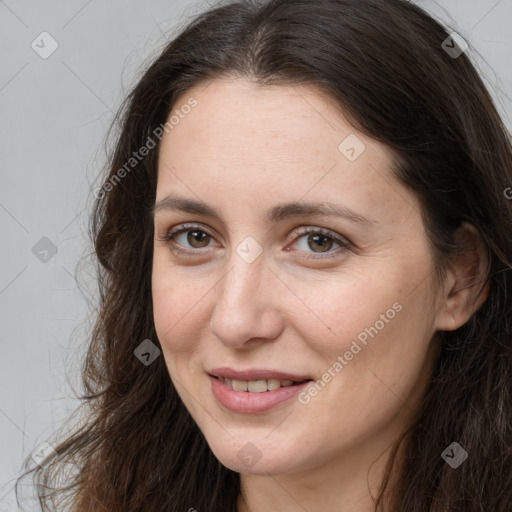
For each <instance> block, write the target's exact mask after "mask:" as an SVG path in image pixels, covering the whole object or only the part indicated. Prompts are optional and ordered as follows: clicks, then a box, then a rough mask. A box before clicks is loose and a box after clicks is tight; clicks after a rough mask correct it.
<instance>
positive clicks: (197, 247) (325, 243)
mask: <svg viewBox="0 0 512 512" xmlns="http://www.w3.org/2000/svg"><path fill="white" fill-rule="evenodd" d="M298 235H299V236H298V238H295V240H296V241H297V242H295V243H297V245H299V246H301V247H300V249H299V252H304V253H308V252H311V251H312V253H313V254H310V255H305V256H304V257H305V258H306V259H325V258H329V257H334V256H337V255H339V254H340V253H343V252H345V251H346V250H347V249H349V248H350V247H351V245H352V244H351V242H349V241H348V240H347V239H345V238H343V237H342V236H341V235H338V234H337V233H335V232H333V231H330V230H329V229H325V228H319V227H313V226H310V227H306V228H302V229H301V230H299V233H298ZM180 239H181V240H180ZM213 239H214V237H213V235H211V234H210V233H209V232H208V231H206V230H205V229H203V228H202V227H201V226H199V225H197V224H180V225H178V226H176V227H175V228H173V229H171V230H170V231H169V232H168V233H167V234H166V235H165V237H164V238H163V240H162V241H166V242H168V244H169V245H170V247H171V250H172V251H173V252H175V253H176V254H188V255H191V256H198V255H199V253H200V251H205V252H206V250H207V248H208V247H209V246H210V245H209V244H210V242H211V241H212V240H213ZM303 240H304V242H305V243H302V244H300V243H299V242H302V241H303ZM334 244H338V246H339V247H338V248H335V250H331V249H332V248H333V245H334ZM187 246H188V247H187ZM317 249H319V250H317ZM286 250H287V251H289V250H290V249H289V248H287V249H286ZM208 252H209V251H208ZM324 254H326V255H325V256H324Z"/></svg>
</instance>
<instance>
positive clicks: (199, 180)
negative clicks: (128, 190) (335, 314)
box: [157, 78, 407, 215]
mask: <svg viewBox="0 0 512 512" xmlns="http://www.w3.org/2000/svg"><path fill="white" fill-rule="evenodd" d="M192 102H195V103H192ZM189 104H195V106H194V107H193V108H184V106H186V105H189ZM171 115H174V116H175V119H174V122H173V125H172V129H170V130H169V131H168V132H166V133H164V136H163V139H162V142H161V148H160V152H159V166H158V172H159V176H158V188H157V200H158V199H161V198H162V197H164V196H165V195H166V193H169V192H170V190H171V189H172V190H176V189H179V191H180V192H181V195H187V196H189V197H190V196H191V195H193V196H197V198H200V199H205V197H211V196H212V195H214V196H215V195H216V196H218V197H217V200H220V201H222V199H224V198H226V197H227V195H229V197H230V200H239V201H241V202H251V203H252V205H257V204H258V205H263V204H264V203H265V202H267V200H270V198H275V197H276V196H279V197H280V199H281V200H283V201H284V200H290V201H292V200H294V201H297V200H299V199H301V198H302V197H305V196H307V199H311V200H317V201H320V200H329V201H338V202H342V203H344V204H345V205H346V206H348V207H350V208H352V209H356V207H358V208H359V209H360V211H361V213H362V214H363V215H364V214H365V213H364V211H365V210H367V211H368V212H369V211H370V210H372V213H373V214H374V215H375V214H377V215H379V214H383V213H384V210H387V214H389V213H390V212H391V213H392V210H393V209H396V208H397V207H398V206H399V205H402V206H403V201H401V202H400V203H398V202H397V199H400V193H398V192H397V189H398V188H399V187H400V185H399V184H398V183H393V179H394V177H393V176H392V173H391V170H390V168H391V165H392V162H393V156H394V155H393V153H392V151H391V150H390V149H389V148H387V147H386V146H385V145H383V144H381V143H379V142H378V141H375V140H374V139H371V138H370V137H368V136H365V135H364V134H362V133H360V132H358V131H357V130H356V129H355V128H354V127H353V126H352V125H351V124H350V123H349V122H348V120H347V118H346V117H345V116H344V115H343V111H342V110H341V107H339V106H338V105H337V104H336V102H335V101H334V100H332V99H331V98H329V97H328V96H326V95H325V94H322V92H321V91H319V90H317V89H315V88H314V87H311V86H305V85H300V86H299V85H294V86H270V87H268V86H265V87H262V86H259V85H256V84H254V83H253V82H251V81H249V80H247V79H241V78H236V79H216V80H212V81H209V82H204V83H200V84H198V85H196V86H194V87H193V88H191V89H189V90H188V91H186V92H185V93H183V94H182V95H181V96H180V98H178V100H177V101H176V102H175V104H174V105H173V110H172V113H171ZM178 118H179V121H178V122H176V121H177V120H178ZM169 119H170V117H169ZM390 184H391V186H390ZM401 193H403V194H405V193H406V191H405V189H404V190H403V191H401ZM326 195H327V196H329V197H326ZM372 202H373V203H374V206H373V207H372V208H370V206H371V203H372ZM405 206H407V204H406V205H405ZM390 208H391V210H390ZM379 210H380V211H379Z"/></svg>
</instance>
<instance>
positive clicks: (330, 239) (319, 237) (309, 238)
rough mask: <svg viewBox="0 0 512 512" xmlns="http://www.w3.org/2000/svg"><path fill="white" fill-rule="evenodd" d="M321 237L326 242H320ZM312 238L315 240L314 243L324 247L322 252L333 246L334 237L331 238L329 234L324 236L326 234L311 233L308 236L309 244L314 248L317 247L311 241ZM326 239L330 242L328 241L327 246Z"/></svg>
mask: <svg viewBox="0 0 512 512" xmlns="http://www.w3.org/2000/svg"><path fill="white" fill-rule="evenodd" d="M319 239H320V240H323V241H324V244H322V243H319V242H318V240H319ZM311 240H314V244H317V245H320V247H321V248H323V249H324V250H323V251H320V252H326V251H329V250H330V249H331V248H332V244H333V240H332V238H330V237H328V236H324V235H310V236H309V237H308V246H309V248H310V249H312V250H314V249H315V247H314V246H313V244H312V243H311ZM326 240H327V242H328V243H327V247H326V246H325V241H326Z"/></svg>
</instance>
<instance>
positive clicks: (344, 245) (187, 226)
mask: <svg viewBox="0 0 512 512" xmlns="http://www.w3.org/2000/svg"><path fill="white" fill-rule="evenodd" d="M194 229H195V230H197V231H202V232H204V233H206V234H207V235H208V236H210V237H211V238H213V239H215V238H216V237H215V236H214V235H213V234H212V233H211V232H210V231H209V230H208V229H206V228H204V227H203V226H202V225H201V224H196V223H182V224H178V225H176V226H174V227H173V228H171V229H170V230H168V231H167V232H166V234H165V235H164V237H163V239H160V240H161V241H166V242H169V244H171V243H172V244H173V245H174V248H173V250H174V251H175V252H177V253H178V254H181V253H185V254H190V255H202V254H201V253H204V252H209V248H208V247H205V248H201V249H189V248H186V247H182V246H179V244H176V242H174V237H175V236H176V235H178V234H181V233H182V232H187V231H192V230H194ZM293 233H294V235H293V238H292V240H291V241H292V242H294V241H296V240H298V239H300V238H301V237H303V236H305V235H307V234H309V233H319V234H322V235H324V236H327V237H328V238H331V239H332V240H333V241H334V242H335V243H337V244H338V245H340V247H338V248H337V249H335V250H333V251H327V252H325V253H321V252H319V253H314V252H311V253H309V254H310V255H309V256H305V259H328V258H330V257H335V256H338V255H339V254H340V253H343V252H346V250H348V249H351V248H354V247H355V246H354V244H353V243H352V242H351V241H350V240H348V239H347V238H346V237H344V236H342V235H340V234H338V233H336V232H335V231H332V230H330V229H328V228H323V227H320V226H313V225H308V226H301V227H298V228H296V229H295V230H294V231H293ZM176 245H178V247H176ZM298 252H305V251H301V250H299V251H298Z"/></svg>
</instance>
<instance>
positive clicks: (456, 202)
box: [20, 0, 512, 512]
mask: <svg viewBox="0 0 512 512" xmlns="http://www.w3.org/2000/svg"><path fill="white" fill-rule="evenodd" d="M449 35H450V31H449V30H448V29H447V28H445V27H444V26H443V25H442V24H441V23H440V22H438V21H437V20H435V19H434V18H433V17H432V16H431V15H429V14H427V13H426V12H425V11H423V10H422V9H421V8H420V7H418V6H416V5H414V4H412V3H410V2H408V1H405V0H364V1H359V2H356V1H353V0H315V1H313V2H312V1H310V0H265V1H263V0H262V1H258V2H251V1H243V0H235V1H229V2H224V3H223V4H218V5H216V6H214V7H212V8H211V9H209V10H208V11H205V12H202V13H200V14H198V15H196V16H195V17H194V18H193V19H192V20H191V21H190V22H188V23H187V25H186V26H185V27H184V28H182V29H181V31H180V32H179V34H178V35H176V36H175V37H174V39H173V40H172V41H170V42H168V43H166V46H165V48H164V49H163V51H162V52H161V53H160V55H159V56H158V57H157V58H156V59H154V61H152V62H151V63H150V64H149V65H148V66H147V67H146V69H145V70H144V72H143V73H141V77H140V78H139V79H138V81H137V83H136V85H135V86H134V87H133V89H132V90H131V91H130V93H129V94H128V95H127V97H126V98H125V100H124V102H123V104H122V106H121V108H120V110H119V112H118V114H117V116H116V119H115V121H114V123H118V125H119V127H120V130H119V133H118V134H117V135H116V141H115V144H114V146H113V148H112V150H111V153H110V155H109V161H108V166H107V168H106V170H105V176H104V179H105V183H106V182H108V181H109V180H110V182H111V184H112V183H113V182H112V179H114V176H115V175H117V176H118V177H119V174H118V173H119V169H121V168H123V166H125V165H126V162H127V161H129V159H130V158H132V157H133V154H134V153H135V152H137V151H138V150H139V149H140V148H141V146H143V145H144V144H145V143H146V141H147V140H148V137H153V138H154V134H155V130H157V129H158V127H159V126H162V125H164V124H165V122H166V121H167V119H168V117H169V115H170V113H171V111H172V108H173V105H175V103H176V101H177V99H178V98H179V97H182V96H183V95H185V97H186V92H187V91H188V89H189V88H190V87H192V86H194V85H196V84H199V83H201V82H205V81H207V80H211V79H216V78H220V77H247V78H250V79H251V80H253V81H254V82H255V83H258V84H260V85H262V86H265V85H290V84H291V85H298V84H308V85H314V86H315V87H316V88H317V90H318V91H322V92H324V93H326V94H328V95H329V96H330V97H331V98H333V99H334V100H336V102H337V104H338V105H339V106H340V108H341V109H342V110H343V112H344V113H345V114H346V115H347V117H348V119H349V120H350V121H351V123H352V124H353V126H354V127H355V128H356V129H357V130H359V131H361V132H363V133H364V134H366V135H368V136H370V137H372V138H374V139H376V140H378V141H380V142H382V143H384V144H386V145H387V146H388V147H390V148H392V149H393V150H394V152H395V154H396V161H395V162H394V163H395V165H394V169H393V172H394V173H395V174H396V176H397V178H398V179H399V180H401V182H402V183H403V184H404V185H405V186H407V187H409V188H410V189H411V190H413V191H414V192H415V194H416V195H417V197H418V198H419V200H420V202H421V205H422V212H421V213H422V218H423V221H424V225H425V228H426V232H427V236H428V240H429V243H430V245H431V247H432V250H433V258H434V262H435V265H436V269H437V270H438V275H439V278H442V276H443V275H444V274H443V273H444V271H445V270H446V269H447V268H448V265H449V264H450V258H451V257H452V256H453V255H454V254H457V253H458V252H459V251H463V250H464V247H463V246H462V245H461V242H460V241H459V240H458V239H457V237H456V236H455V233H456V230H457V228H458V227H459V226H461V225H462V223H463V222H467V223H469V224H471V225H472V226H474V227H475V228H476V230H477V231H478V233H479V235H480V237H481V240H482V242H483V244H484V245H485V253H486V258H487V263H488V268H487V274H486V276H485V283H483V284H488V285H489V293H488V297H487V300H486V301H485V303H484V304H483V306H482V307H481V308H480V309H479V310H478V311H477V312H476V313H474V314H473V315H472V316H471V318H470V320H469V321H468V322H467V323H466V324H465V325H463V326H462V327H460V328H459V329H457V330H454V331H447V332H440V333H438V335H439V337H440V339H441V345H440V350H439V353H438V356H437V359H436V362H435V366H434V370H433V373H432V377H431V380H430V383H429V385H428V388H427V390H426V392H425V395H424V398H423V400H422V403H421V405H420V407H419V408H418V410H417V411H416V413H415V415H414V419H413V421H412V423H411V425H408V426H407V428H406V429H404V432H403V435H402V436H401V437H400V439H397V442H396V448H397V449H398V447H399V446H400V445H401V443H402V442H406V444H404V446H406V452H405V453H406V456H405V458H404V461H403V464H404V471H403V476H402V478H401V480H400V481H399V485H398V487H397V488H396V493H397V502H396V503H397V505H396V509H394V512H427V511H428V512H448V511H450V512H455V511H461V512H483V511H491V510H492V511H493V512H509V511H510V507H511V506H512V505H511V504H512V334H511V318H512V314H511V308H512V300H511V291H512V277H511V271H510V270H511V255H512V228H511V226H512V200H510V198H511V197H512V189H511V188H510V187H511V186H512V144H511V137H510V133H509V131H508V130H507V129H506V127H505V126H504V124H503V121H502V119H501V118H500V115H499V113H498V111H497V108H496V106H495V104H494V103H493V100H492V98H491V96H490V94H489V92H488V90H487V89H486V87H485V85H484V83H483V81H482V79H481V78H480V76H479V73H478V72H477V70H476V67H475V66H474V65H473V64H472V63H471V61H470V59H469V57H468V55H467V52H464V53H462V54H461V55H459V56H458V57H455V56H454V55H453V54H452V55H450V53H449V52H447V51H446V43H444V44H443V42H445V41H447V38H448V37H449ZM448 41H451V40H448ZM449 45H450V46H453V43H450V44H449ZM158 147H159V145H158V144H157V145H156V147H155V148H154V149H152V150H151V151H150V152H149V154H148V155H147V156H146V157H145V158H143V159H140V161H137V162H136V164H135V165H133V166H132V168H130V171H129V172H126V173H125V175H124V176H123V178H122V181H120V182H119V183H116V184H115V186H110V187H108V193H107V188H105V187H104V188H103V189H102V193H101V194H99V195H98V197H97V199H96V201H95V203H94V211H93V212H92V215H91V217H90V225H89V234H90V236H91V240H92V243H93V245H94V251H95V256H96V258H97V262H98V267H97V268H98V275H97V278H98V283H99V310H98V313H97V317H96V318H95V324H94V327H93V329H92V332H91V336H90V341H89V345H88V352H87V355H86V357H85V359H84V362H83V368H82V382H83V387H84V393H83V395H82V396H80V397H79V398H80V400H81V401H82V403H81V404H80V407H81V408H83V410H84V411H85V413H86V414H85V415H84V417H85V418H86V421H85V422H84V424H83V425H81V426H80V427H76V428H75V429H74V430H73V431H72V432H71V434H69V435H66V437H65V438H64V439H61V440H60V441H58V443H57V442H56V443H55V444H54V446H55V450H56V452H57V454H56V456H54V457H53V459H51V461H50V462H49V464H48V465H46V466H45V467H42V466H37V467H34V468H33V469H31V470H30V471H29V473H32V472H33V478H34V482H35V483H36V489H37V496H38V502H39V504H40V506H41V507H42V509H43V510H45V511H46V510H59V511H62V510H65V509H66V510H67V509H69V510H72V511H73V512H99V511H108V512H136V511H137V512H140V511H169V512H171V511H172V512H174V511H176V512H178V511H180V512H183V511H186V510H190V509H191V508H194V509H197V510H198V511H199V512H219V511H221V510H222V511H224V512H236V510H237V506H236V503H237V497H238V495H239V494H240V475H239V474H238V473H236V472H234V471H232V470H230V469H228V468H226V467H225V466H223V465H222V464H221V463H220V462H219V461H218V460H217V459H216V457H215V456H214V455H213V453H212V451H211V450H210V448H209V446H208V444H207V442H206V440H205V438H204V437H203V435H202V433H201V431H200V430H199V428H198V427H197V425H196V424H195V422H194V420H193V419H192V417H191V416H190V414H189V413H188V411H187V410H186V408H185V407H184V405H183V403H182V402H181V399H180V398H179V395H178V394H177V392H176V390H175V388H174V387H173V384H172V382H171V380H170V377H169V374H168V371H167V368H166V365H165V361H164V358H163V357H160V358H158V359H157V360H156V361H155V362H154V363H152V364H151V366H145V365H142V364H141V362H140V361H139V359H138V358H136V357H135V356H134V350H135V349H136V347H137V346H138V345H139V344H140V343H141V342H142V340H145V339H150V340H152V341H153V342H154V343H155V344H157V345H158V343H159V342H158V339H157V336H156V332H155V327H154V323H153V310H152V297H151V270H152V257H153V253H152V251H153V237H154V231H153V229H154V228H153V224H152V219H151V216H150V215H149V213H150V211H151V207H152V206H153V204H154V201H155V193H156V184H157V159H158ZM132 163H133V162H132ZM455 440H456V441H457V442H459V443H460V444H461V445H462V446H463V447H464V448H465V450H466V451H467V452H468V453H469V458H468V459H467V461H466V462H464V464H462V465H461V466H460V467H459V468H458V469H456V470H455V469H452V468H451V467H449V466H448V465H447V464H446V463H445V462H444V460H443V459H442V458H441V454H442V452H443V450H444V449H445V448H446V447H447V446H448V445H450V443H451V442H452V441H455ZM396 453H397V450H395V452H394V455H395V456H392V457H390V458H389V462H388V466H387V471H388V473H387V474H388V476H389V474H390V472H391V469H392V467H393V464H394V463H396ZM392 455H393V454H392ZM29 462H30V461H29V460H28V461H26V462H25V464H28V463H29ZM70 467H71V468H72V471H70V470H69V468H70ZM66 471H68V473H67V474H66ZM71 473H72V476H71ZM26 474H28V473H25V475H26ZM59 476H60V477H62V476H64V477H66V478H64V481H63V482H62V483H61V482H60V480H59V481H58V478H59ZM20 478H22V477H20ZM387 484H388V479H387V478H384V479H383V482H382V486H381V490H380V493H379V496H378V497H376V498H374V502H375V510H387V509H383V508H382V507H383V506H384V505H383V496H384V491H385V489H386V486H387ZM65 507H68V508H65Z"/></svg>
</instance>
